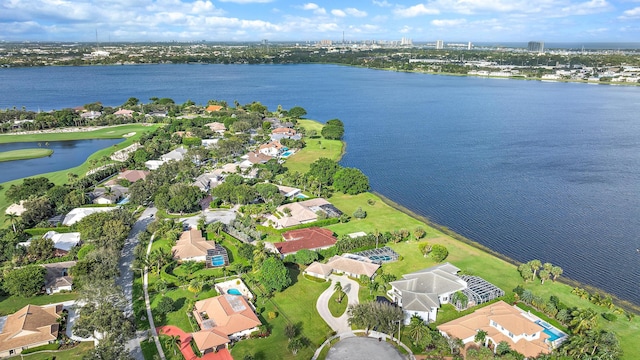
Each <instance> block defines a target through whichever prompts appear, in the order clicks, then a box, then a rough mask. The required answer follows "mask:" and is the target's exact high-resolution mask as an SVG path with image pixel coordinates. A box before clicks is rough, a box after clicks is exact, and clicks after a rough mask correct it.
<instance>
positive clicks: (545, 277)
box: [538, 269, 551, 284]
mask: <svg viewBox="0 0 640 360" xmlns="http://www.w3.org/2000/svg"><path fill="white" fill-rule="evenodd" d="M538 276H540V280H541V281H542V284H544V281H545V280H549V278H550V277H551V273H550V272H548V271H547V270H544V269H542V270H540V273H539V274H538Z"/></svg>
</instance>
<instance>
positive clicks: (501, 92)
mask: <svg viewBox="0 0 640 360" xmlns="http://www.w3.org/2000/svg"><path fill="white" fill-rule="evenodd" d="M132 96H133V97H137V98H139V99H141V100H142V101H148V99H149V98H150V97H153V96H157V97H170V98H173V99H174V100H175V101H176V102H184V101H186V100H187V99H191V100H193V101H195V102H196V103H200V104H202V103H205V102H206V101H207V100H209V99H220V100H226V101H228V102H229V103H233V101H234V100H238V101H240V103H249V102H252V101H261V102H262V103H263V104H265V105H267V106H268V107H269V108H270V109H275V108H276V107H277V105H279V104H281V105H282V106H283V107H284V108H291V107H293V106H296V105H298V106H302V107H304V108H305V109H307V111H308V113H309V114H308V117H309V118H312V119H317V120H320V121H326V120H328V119H331V118H340V119H341V120H343V121H344V123H345V125H346V136H345V140H346V142H347V144H348V145H347V153H346V155H345V157H344V158H343V160H342V164H343V165H345V166H352V167H358V168H360V169H362V170H363V171H364V172H365V174H367V175H368V176H369V178H370V180H371V184H372V187H373V190H375V191H378V192H380V193H382V194H383V195H385V196H387V197H389V198H390V199H392V200H394V201H396V202H398V203H400V204H402V205H404V206H406V207H407V208H409V209H411V210H413V211H415V212H416V213H418V214H421V215H424V216H427V217H429V218H430V219H432V220H434V221H436V222H438V223H440V224H443V225H446V226H448V227H449V228H451V229H453V230H455V231H457V232H459V233H461V234H462V235H464V236H467V237H469V238H471V239H473V240H475V241H478V242H480V243H482V244H484V245H486V246H488V247H490V248H492V249H494V250H496V251H498V252H500V253H503V254H506V255H508V256H510V257H512V258H514V259H516V260H519V261H528V260H530V259H540V260H541V261H543V262H552V263H554V264H556V265H559V266H562V267H563V268H564V270H565V274H564V275H565V276H568V277H570V278H573V279H575V280H578V281H581V282H584V283H587V284H590V285H594V286H597V287H600V288H602V289H604V290H606V291H609V292H611V293H613V294H616V295H617V296H619V297H621V298H623V299H627V300H631V301H633V302H635V303H636V304H640V291H639V288H638V284H639V283H640V254H638V252H637V251H636V248H638V247H639V246H640V118H639V117H638V114H640V88H639V87H624V86H602V85H586V84H572V83H550V82H538V81H519V80H504V79H484V78H474V77H452V76H435V75H424V74H412V73H397V72H387V71H377V70H369V69H361V68H350V67H342V66H333V65H257V66H247V65H145V66H111V67H59V68H30V69H2V70H0V108H7V107H13V106H16V107H21V106H26V107H27V108H30V109H38V108H39V109H42V110H46V109H53V108H62V107H73V106H77V105H82V104H86V103H91V102H95V101H101V102H103V103H104V104H106V105H110V106H115V105H118V104H122V103H124V102H125V101H126V100H127V99H128V98H129V97H132ZM506 290H510V289H506Z"/></svg>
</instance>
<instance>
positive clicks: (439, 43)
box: [436, 40, 444, 50]
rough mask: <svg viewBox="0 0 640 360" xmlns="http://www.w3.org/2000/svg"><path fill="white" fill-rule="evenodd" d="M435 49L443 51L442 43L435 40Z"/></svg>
mask: <svg viewBox="0 0 640 360" xmlns="http://www.w3.org/2000/svg"><path fill="white" fill-rule="evenodd" d="M436 49H438V50H440V49H444V41H442V40H436Z"/></svg>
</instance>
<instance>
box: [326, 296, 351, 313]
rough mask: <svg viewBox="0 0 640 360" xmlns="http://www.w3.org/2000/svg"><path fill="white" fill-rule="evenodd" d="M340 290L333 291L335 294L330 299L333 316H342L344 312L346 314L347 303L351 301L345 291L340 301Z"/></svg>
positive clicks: (330, 309)
mask: <svg viewBox="0 0 640 360" xmlns="http://www.w3.org/2000/svg"><path fill="white" fill-rule="evenodd" d="M338 296H339V294H338V292H337V291H335V292H334V293H333V295H331V298H330V299H329V311H330V312H331V315H332V316H333V317H340V316H342V314H344V312H345V311H347V304H348V303H349V301H348V300H347V298H346V297H347V296H346V295H345V294H344V293H343V294H342V301H341V302H338Z"/></svg>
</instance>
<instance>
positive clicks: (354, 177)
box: [333, 168, 371, 195]
mask: <svg viewBox="0 0 640 360" xmlns="http://www.w3.org/2000/svg"><path fill="white" fill-rule="evenodd" d="M333 188H334V189H336V190H337V191H340V192H342V193H345V194H349V195H358V194H360V193H363V192H367V191H369V189H370V188H371V187H370V186H369V178H368V177H367V176H366V175H365V174H363V173H362V171H360V170H359V169H356V168H342V169H340V170H338V171H337V172H336V173H335V174H334V175H333Z"/></svg>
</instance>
